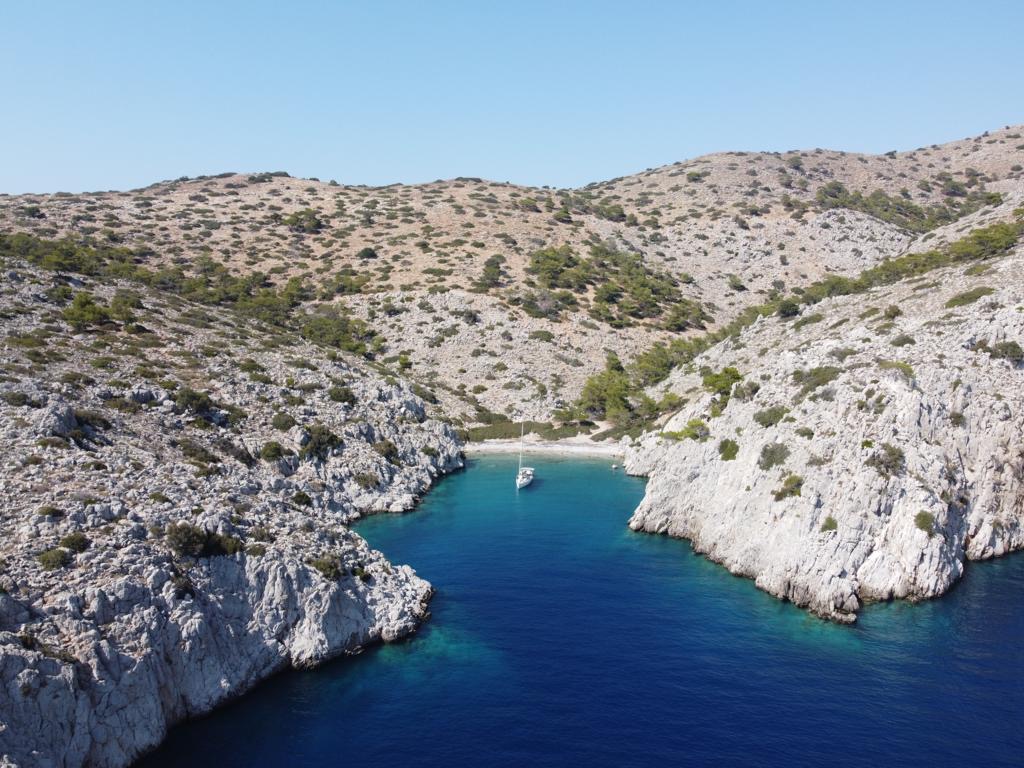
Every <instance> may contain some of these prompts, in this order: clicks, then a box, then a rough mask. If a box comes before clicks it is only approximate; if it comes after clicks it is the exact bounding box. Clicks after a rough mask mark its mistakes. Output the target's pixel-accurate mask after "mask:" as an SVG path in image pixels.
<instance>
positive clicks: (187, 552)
mask: <svg viewBox="0 0 1024 768" xmlns="http://www.w3.org/2000/svg"><path fill="white" fill-rule="evenodd" d="M167 544H168V546H170V548H171V549H172V550H173V551H174V554H176V555H178V556H179V557H199V556H200V555H201V554H202V552H203V548H204V547H205V546H206V531H205V530H203V529H202V528H200V527H199V526H196V525H190V524H188V523H178V524H177V525H172V526H170V527H168V529H167Z"/></svg>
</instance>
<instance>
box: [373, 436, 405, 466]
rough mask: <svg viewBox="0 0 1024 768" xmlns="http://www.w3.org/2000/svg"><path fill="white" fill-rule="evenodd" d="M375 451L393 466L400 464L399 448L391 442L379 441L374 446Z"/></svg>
mask: <svg viewBox="0 0 1024 768" xmlns="http://www.w3.org/2000/svg"><path fill="white" fill-rule="evenodd" d="M373 450H375V451H376V452H377V453H379V454H380V455H381V456H383V457H384V458H385V459H387V460H388V461H389V462H390V463H392V464H398V463H399V452H398V446H397V445H395V444H394V443H393V442H391V441H390V440H378V441H377V442H376V443H374V444H373Z"/></svg>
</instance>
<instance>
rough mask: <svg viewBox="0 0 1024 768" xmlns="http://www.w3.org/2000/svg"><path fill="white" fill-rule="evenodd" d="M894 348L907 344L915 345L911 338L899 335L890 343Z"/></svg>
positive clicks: (902, 334)
mask: <svg viewBox="0 0 1024 768" xmlns="http://www.w3.org/2000/svg"><path fill="white" fill-rule="evenodd" d="M889 343H890V344H892V345H893V346H894V347H905V346H907V345H908V344H916V343H917V342H916V341H914V337H913V336H909V335H907V334H905V333H901V334H900V335H899V336H896V337H895V338H893V339H892V340H891V341H890V342H889Z"/></svg>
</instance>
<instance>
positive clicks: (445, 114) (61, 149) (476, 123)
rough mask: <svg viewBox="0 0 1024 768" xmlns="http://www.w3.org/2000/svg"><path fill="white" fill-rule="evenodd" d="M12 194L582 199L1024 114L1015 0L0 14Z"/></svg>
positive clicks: (6, 9) (36, 8)
mask: <svg viewBox="0 0 1024 768" xmlns="http://www.w3.org/2000/svg"><path fill="white" fill-rule="evenodd" d="M0 28H2V29H3V43H2V44H0V86H2V90H0V93H2V94H3V96H2V98H3V104H4V110H3V114H2V115H0V192H26V191H39V192H44V191H58V190H64V191H71V192H74V191H82V190H98V189H125V188H130V187H137V186H142V185H145V184H148V183H151V182H153V181H158V180H161V179H168V178H174V177H177V176H182V175H188V176H196V175H199V174H209V173H218V172H222V171H255V170H286V171H289V172H290V173H292V174H293V175H297V176H317V177H319V178H322V179H325V180H326V179H331V178H333V179H337V180H338V181H340V182H343V183H366V184H386V183H391V182H399V181H401V182H418V181H430V180H433V179H436V178H449V177H452V176H458V175H463V176H483V177H487V178H490V179H495V180H498V181H516V182H522V183H530V184H551V185H557V186H575V185H580V184H584V183H587V182H589V181H596V180H600V179H606V178H610V177H613V176H618V175H622V174H627V173H632V172H635V171H638V170H642V169H644V168H647V167H652V166H655V165H661V164H664V163H669V162H674V161H676V160H682V159H686V158H688V157H693V156H695V155H699V154H703V153H706V152H712V151H716V150H727V149H767V150H786V149H794V148H807V147H818V146H821V147H829V148H835V149H847V150H859V151H870V152H884V151H887V150H890V149H910V148H913V147H917V146H921V145H924V144H931V143H937V142H942V141H947V140H951V139H956V138H962V137H964V136H968V135H972V134H976V133H980V132H982V131H984V130H986V129H993V128H998V127H1001V126H1003V125H1006V124H1015V123H1020V122H1024V98H1022V96H1024V44H1022V34H1024V2H1021V1H1020V0H1016V1H1014V2H1011V1H1007V2H983V1H982V0H960V2H944V1H942V0H932V1H931V2H910V1H905V2H904V1H899V0H890V1H889V2H864V1H863V0H846V1H845V2H826V1H825V0H818V2H787V1H786V0H776V1H775V2H769V1H768V0H763V1H762V2H753V1H750V2H736V1H734V0H713V1H710V2H701V3H696V2H691V3H686V2H682V1H681V0H680V1H678V2H660V3H659V2H644V0H630V1H625V0H619V2H614V3H613V2H601V1H600V0H594V1H593V2H568V1H561V0H548V1H547V2H532V1H531V0H515V1H513V2H505V3H497V2H486V1H485V0H477V2H470V0H466V1H465V2H448V1H446V0H420V1H419V2H391V3H388V2H374V0H362V2H358V3H356V2H308V1H300V0H295V1H294V2H285V0H281V1H280V2H262V1H261V0H247V1H246V2H217V1H216V0H209V1H208V2H192V1H190V0H177V1H176V2H169V1H168V2H164V1H157V0H132V1H131V2H120V1H114V0H96V2H88V3H87V2H80V0H76V1H75V2H71V1H68V2H53V1H48V0H32V1H31V2H13V0H12V1H10V2H4V3H2V8H0Z"/></svg>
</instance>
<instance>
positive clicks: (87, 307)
mask: <svg viewBox="0 0 1024 768" xmlns="http://www.w3.org/2000/svg"><path fill="white" fill-rule="evenodd" d="M61 314H62V315H63V317H64V320H65V321H66V322H68V323H70V324H71V326H72V327H73V328H74V329H75V330H76V331H84V330H86V329H87V328H89V326H92V325H102V324H103V323H106V322H109V321H110V311H109V310H108V309H107V307H106V306H105V305H103V304H100V303H99V302H97V301H96V297H95V296H93V295H92V294H91V293H89V292H88V291H79V292H78V293H76V294H75V298H74V299H72V301H71V306H70V307H67V308H66V309H65V310H64V311H63V312H62V313H61Z"/></svg>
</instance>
